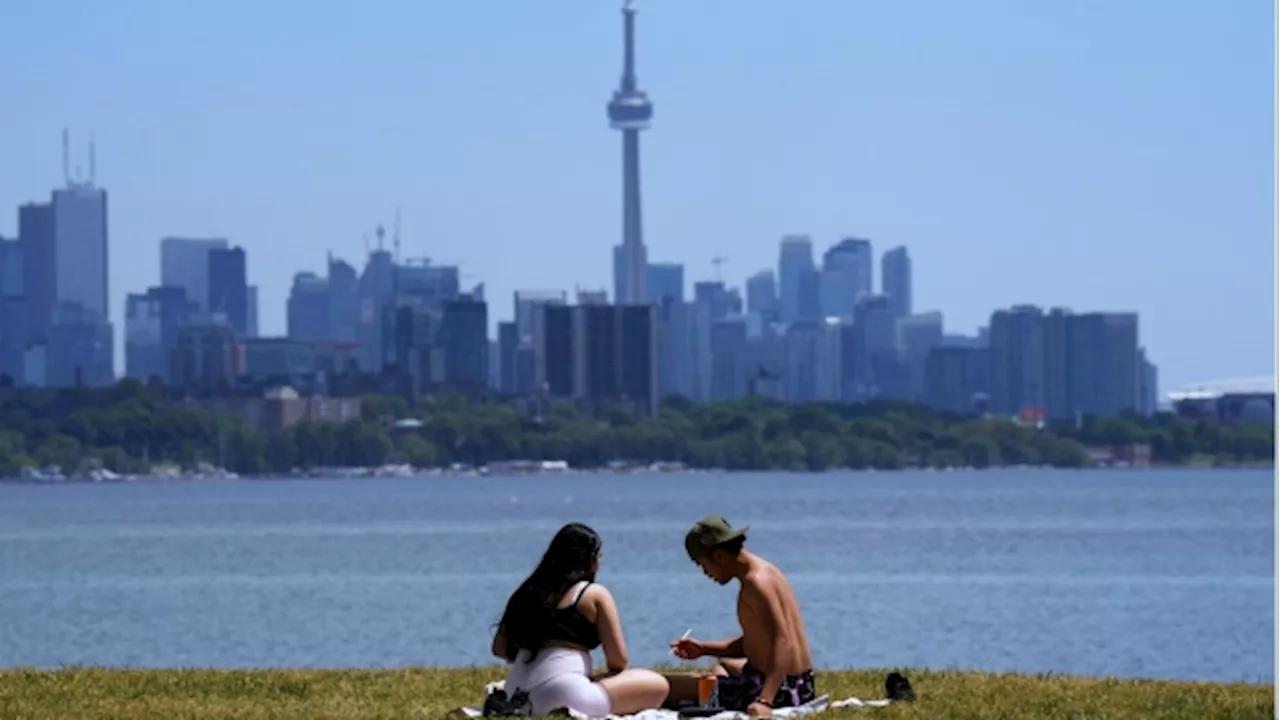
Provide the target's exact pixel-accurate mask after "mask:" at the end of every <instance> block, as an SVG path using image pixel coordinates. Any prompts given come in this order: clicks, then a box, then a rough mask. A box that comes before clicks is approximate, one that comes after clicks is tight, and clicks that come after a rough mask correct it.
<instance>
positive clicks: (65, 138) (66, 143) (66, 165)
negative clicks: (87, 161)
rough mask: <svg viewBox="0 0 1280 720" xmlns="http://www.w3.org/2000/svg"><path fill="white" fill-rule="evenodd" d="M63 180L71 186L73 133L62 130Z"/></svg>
mask: <svg viewBox="0 0 1280 720" xmlns="http://www.w3.org/2000/svg"><path fill="white" fill-rule="evenodd" d="M62 179H63V181H64V182H66V183H67V184H68V185H70V184H71V133H69V132H67V129H66V128H62Z"/></svg>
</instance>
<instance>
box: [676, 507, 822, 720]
mask: <svg viewBox="0 0 1280 720" xmlns="http://www.w3.org/2000/svg"><path fill="white" fill-rule="evenodd" d="M749 528H750V526H749V525H744V526H742V527H741V528H736V529H735V528H733V527H732V526H730V525H729V522H728V521H727V520H725V519H724V518H722V517H717V516H709V517H706V518H703V519H702V520H699V521H698V522H697V524H695V525H694V526H693V529H691V530H689V533H688V534H687V535H685V538H684V547H685V550H687V551H688V553H689V558H690V559H691V560H693V561H694V562H695V563H697V564H698V565H699V566H700V567H701V568H702V572H703V573H705V574H706V576H707V577H709V578H711V579H712V580H714V581H716V582H717V583H720V584H721V585H727V584H729V581H730V580H737V581H738V583H739V586H740V587H739V590H738V623H739V625H741V626H742V635H741V636H739V637H736V638H733V639H730V640H719V641H715V642H706V641H702V640H695V639H694V638H684V639H680V640H673V641H671V648H672V650H673V651H675V654H676V656H677V657H679V658H681V659H684V660H693V659H694V658H699V657H704V656H711V657H716V658H719V662H718V663H717V664H716V666H715V669H714V672H715V674H716V675H719V676H720V678H719V682H718V684H717V688H718V691H719V696H720V705H721V707H723V708H725V709H727V710H737V711H739V712H741V711H746V713H747V714H748V715H751V716H753V717H772V716H773V708H775V707H794V706H797V705H803V704H805V703H807V702H809V701H811V700H813V699H814V698H816V697H817V690H816V688H815V687H814V678H813V661H812V658H811V657H810V654H809V640H808V638H807V637H806V636H805V632H804V620H803V619H801V617H800V607H799V605H798V604H797V603H796V598H795V595H794V594H792V592H791V584H790V583H788V582H787V578H786V577H785V576H783V574H782V571H781V570H779V569H778V568H777V566H775V565H774V564H773V563H771V562H769V561H768V560H765V559H764V558H762V557H760V556H758V555H755V554H753V553H751V552H748V551H747V550H745V549H743V544H744V542H745V541H746V537H747V530H748V529H749ZM667 680H668V681H669V682H670V683H671V691H670V693H669V694H668V695H667V703H666V705H667V707H676V706H677V705H679V704H681V703H683V702H688V701H690V700H692V701H695V702H696V701H697V699H698V676H697V675H668V676H667Z"/></svg>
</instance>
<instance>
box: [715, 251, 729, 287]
mask: <svg viewBox="0 0 1280 720" xmlns="http://www.w3.org/2000/svg"><path fill="white" fill-rule="evenodd" d="M727 262H729V258H728V257H726V256H724V255H717V256H715V257H713V258H711V264H712V265H715V266H716V282H720V281H721V277H720V266H721V265H723V264H725V263H727Z"/></svg>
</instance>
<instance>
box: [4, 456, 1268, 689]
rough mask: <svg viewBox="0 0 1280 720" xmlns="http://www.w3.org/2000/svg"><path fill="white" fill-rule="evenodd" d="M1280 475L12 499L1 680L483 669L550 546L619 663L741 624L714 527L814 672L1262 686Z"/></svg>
mask: <svg viewBox="0 0 1280 720" xmlns="http://www.w3.org/2000/svg"><path fill="white" fill-rule="evenodd" d="M1274 482H1275V481H1274V474H1273V473H1272V472H1271V471H1265V470H1263V471H1253V470H1249V471H1245V470H1241V471H1201V470H1184V471H1149V472H1148V471H1120V472H1041V471H1027V472H1021V471H1003V472H990V473H978V472H968V473H844V474H825V475H807V474H800V475H789V474H750V475H717V474H706V475H683V476H660V477H640V476H572V477H554V478H548V477H542V478H531V477H526V478H430V479H387V480H333V481H324V480H315V481H235V482H192V483H175V484H159V483H156V484H151V483H146V484H130V485H66V486H31V485H9V486H0V628H3V630H0V666H14V665H34V666H58V665H63V664H66V665H111V666H143V667H162V666H217V667H246V666H254V667H261V666H312V667H314V666H328V667H332V666H365V667H388V666H403V665H424V664H425V665H464V664H486V663H490V662H493V660H492V658H491V657H490V656H489V654H488V645H489V639H490V635H489V628H490V626H491V625H492V624H493V623H494V622H495V621H496V619H497V617H498V615H499V614H500V612H501V610H502V606H503V604H504V603H505V600H506V597H507V595H508V594H509V593H510V592H511V590H512V589H514V587H515V585H516V584H518V583H519V581H520V580H521V579H522V578H523V577H524V576H525V575H526V574H527V573H528V572H529V571H530V570H531V569H532V568H533V565H534V564H535V563H536V561H537V559H538V557H539V556H540V555H541V553H542V551H543V550H544V549H545V547H546V544H547V542H548V541H549V540H550V538H551V535H552V534H553V533H554V532H555V530H556V529H557V528H558V527H559V526H560V525H561V524H563V523H564V522H567V521H571V520H580V521H583V522H586V523H588V524H590V525H592V526H594V527H595V528H596V529H597V530H599V531H600V533H601V535H602V536H603V537H604V543H605V547H604V560H603V567H602V571H601V575H600V580H601V581H602V582H604V583H605V584H606V585H608V586H609V587H610V588H611V589H612V591H613V592H614V594H615V596H616V597H617V599H618V602H619V605H620V609H621V613H622V621H623V627H624V630H625V632H626V635H627V640H628V643H629V645H630V649H631V655H632V660H633V662H635V663H638V664H660V663H665V662H670V660H671V658H670V656H669V655H667V654H666V641H667V640H668V639H670V638H673V637H676V636H678V635H679V634H680V633H682V632H684V630H685V629H687V628H689V627H692V628H693V630H694V634H695V635H696V636H700V637H705V638H718V637H724V636H728V635H731V634H735V633H734V630H735V627H736V626H735V622H734V615H733V609H734V604H733V603H734V592H735V586H733V585H731V586H728V587H719V586H717V585H715V584H713V583H712V582H710V581H709V580H707V579H706V578H705V577H703V575H702V574H701V573H700V572H699V571H698V570H697V568H696V567H695V566H693V565H692V564H691V563H690V562H689V560H688V558H687V557H686V556H685V554H684V548H683V543H682V541H683V536H684V532H685V530H686V529H687V528H688V527H689V525H690V524H691V523H692V522H693V521H694V520H696V519H697V518H699V517H701V516H702V515H704V514H707V513H712V512H714V513H719V514H723V515H725V516H726V517H727V518H728V519H729V520H730V521H732V522H734V523H735V524H736V523H744V522H745V523H750V524H751V526H752V533H751V536H750V540H749V547H750V548H751V549H753V550H755V551H757V552H759V553H760V554H762V555H764V556H765V557H768V558H769V559H771V560H773V561H774V562H776V563H777V564H778V565H779V566H780V567H781V568H782V569H783V570H784V571H785V572H786V573H787V574H788V575H789V577H790V579H791V582H792V584H793V585H794V587H795V590H796V592H797V594H798V595H799V598H800V601H801V606H802V609H803V611H804V614H805V619H806V623H807V626H808V629H809V633H810V641H811V644H812V647H813V651H814V654H815V658H814V660H815V664H816V665H818V666H819V667H884V666H912V667H924V666H927V667H934V668H965V669H985V670H996V671H1002V670H1018V671H1031V672H1044V671H1052V672H1058V673H1069V674H1085V675H1119V676H1131V677H1161V678H1188V679H1204V680H1211V679H1212V680H1219V679H1221V680H1228V679H1241V680H1247V681H1251V682H1258V681H1266V682H1273V681H1274V677H1275V658H1274V653H1273V649H1274V639H1275V497H1274Z"/></svg>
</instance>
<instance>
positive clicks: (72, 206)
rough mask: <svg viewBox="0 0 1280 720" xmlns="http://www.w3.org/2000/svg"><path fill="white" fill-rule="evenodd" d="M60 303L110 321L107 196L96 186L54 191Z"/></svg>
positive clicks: (76, 184)
mask: <svg viewBox="0 0 1280 720" xmlns="http://www.w3.org/2000/svg"><path fill="white" fill-rule="evenodd" d="M53 234H54V243H53V245H54V261H53V263H54V272H55V274H56V275H57V280H56V288H57V290H56V293H57V294H56V298H57V303H58V304H62V303H72V304H76V305H79V306H81V307H83V308H84V309H86V310H88V311H90V312H92V313H93V314H94V315H96V316H97V317H98V318H99V319H100V320H101V321H102V322H106V320H107V312H108V309H109V307H110V304H109V303H108V301H107V193H106V191H105V190H102V189H100V188H97V187H94V185H93V182H92V181H89V182H73V183H70V184H69V185H68V186H67V187H65V188H62V189H59V190H54V191H53Z"/></svg>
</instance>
